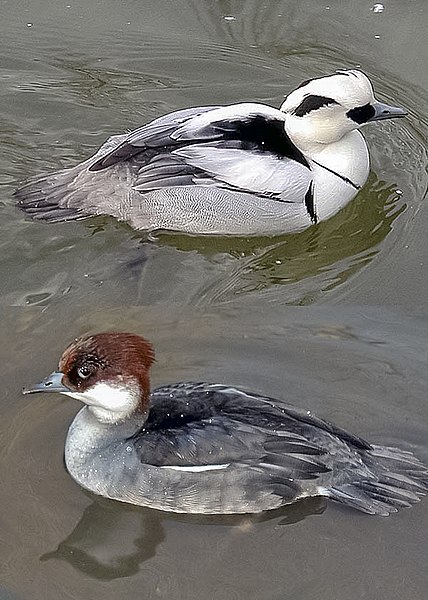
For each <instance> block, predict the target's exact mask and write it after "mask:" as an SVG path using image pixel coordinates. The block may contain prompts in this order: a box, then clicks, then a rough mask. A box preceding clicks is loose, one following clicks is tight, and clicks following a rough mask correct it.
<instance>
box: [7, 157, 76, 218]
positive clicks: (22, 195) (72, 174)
mask: <svg viewBox="0 0 428 600" xmlns="http://www.w3.org/2000/svg"><path fill="white" fill-rule="evenodd" d="M78 175H79V173H78V171H77V168H76V167H75V168H72V169H64V170H62V171H57V172H55V173H52V174H50V175H46V176H43V177H37V178H34V179H31V180H30V181H28V182H27V183H26V184H24V185H23V186H22V187H20V188H18V189H17V190H16V191H15V192H14V197H15V198H16V200H17V205H18V206H19V208H20V209H21V210H22V211H23V212H24V213H26V214H27V215H29V216H30V217H31V218H32V219H34V220H37V221H49V222H51V223H56V222H60V221H73V220H76V219H82V218H84V217H85V216H87V215H86V214H85V212H84V210H82V205H81V200H82V198H81V196H82V194H80V195H79V193H78V188H77V187H76V179H77V177H78ZM79 196H80V197H79Z"/></svg>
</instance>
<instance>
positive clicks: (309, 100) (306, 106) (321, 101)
mask: <svg viewBox="0 0 428 600" xmlns="http://www.w3.org/2000/svg"><path fill="white" fill-rule="evenodd" d="M329 104H338V102H336V100H333V98H328V97H327V96H316V95H315V94H310V95H309V96H306V98H304V99H303V100H302V101H301V103H300V104H299V106H298V107H297V108H295V109H294V110H293V114H294V115H296V117H304V116H305V115H307V114H308V113H310V112H311V111H312V110H317V109H318V108H321V107H322V106H328V105H329Z"/></svg>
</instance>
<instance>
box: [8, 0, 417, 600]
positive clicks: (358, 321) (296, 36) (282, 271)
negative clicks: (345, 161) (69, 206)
mask: <svg viewBox="0 0 428 600" xmlns="http://www.w3.org/2000/svg"><path fill="white" fill-rule="evenodd" d="M373 4H374V3H370V2H367V3H354V2H351V0H347V1H340V2H339V0H337V1H335V2H330V3H328V4H327V3H317V2H313V1H312V2H311V1H309V0H307V1H302V0H300V1H297V0H290V1H289V2H287V1H272V2H264V3H262V2H258V1H256V0H254V1H250V0H247V1H245V2H242V1H239V2H238V1H236V2H234V1H223V2H221V1H194V2H192V1H186V0H180V1H177V2H162V3H155V2H146V1H144V2H143V1H141V2H131V1H128V0H127V1H125V2H122V3H118V2H113V1H112V0H102V1H101V0H100V1H98V2H92V3H84V2H73V0H68V1H65V0H64V1H55V0H46V1H43V2H41V1H40V0H35V1H32V2H19V3H12V2H6V1H3V2H2V3H1V11H2V12H1V14H2V19H1V21H0V51H1V53H0V56H1V60H0V78H1V81H2V85H1V87H0V123H1V128H0V142H1V148H2V150H1V152H0V186H1V187H0V207H1V211H2V219H1V222H0V234H1V235H0V248H1V261H0V278H1V282H2V285H1V287H0V307H1V314H2V319H1V322H0V331H1V339H2V342H3V343H2V344H1V348H0V378H1V383H2V397H1V401H0V402H1V409H2V417H3V418H2V425H1V436H2V439H1V449H0V453H1V457H2V460H1V479H2V500H3V502H2V507H3V508H2V514H1V517H0V522H1V525H0V527H1V531H2V536H1V539H2V546H1V550H0V558H1V560H0V564H1V565H2V566H1V567H0V586H3V587H0V599H1V600H3V598H15V599H17V598H18V599H22V598H31V599H38V598H40V599H47V600H50V599H51V598H52V599H55V600H56V599H57V598H68V597H70V598H82V599H83V598H85V599H86V598H94V599H96V598H98V597H99V598H103V600H105V599H106V598H107V599H109V598H112V599H113V598H114V599H115V598H118V597H129V596H131V595H133V596H136V597H144V598H145V599H146V598H159V597H160V598H183V599H186V600H190V599H192V598H198V599H201V598H210V599H211V598H215V599H216V600H217V599H221V598H225V599H226V598H227V599H228V600H229V599H233V598H254V599H259V598H272V599H274V598H275V599H276V598H278V599H280V598H281V600H283V599H284V598H293V599H295V598H302V599H303V598H308V597H313V596H316V597H317V598H320V599H321V598H325V599H326V600H327V599H329V600H331V599H332V598H346V599H347V600H353V599H354V598H355V599H357V598H368V599H373V600H375V599H376V600H377V599H378V598H391V599H395V598H396V599H397V600H398V599H400V600H404V599H406V600H407V599H409V600H410V599H412V600H413V599H414V598H423V597H425V595H426V574H425V572H426V566H425V562H426V560H425V556H426V553H427V551H428V543H427V541H426V535H425V532H426V528H427V525H428V516H427V515H428V502H427V501H425V502H421V503H420V504H419V505H418V506H416V507H414V508H412V509H411V510H408V511H404V512H402V513H400V514H398V515H395V516H393V517H391V518H389V519H381V518H369V517H367V516H364V515H360V514H356V513H354V512H352V511H349V510H343V509H341V508H340V507H337V506H333V505H329V506H328V507H326V505H325V504H324V503H323V502H318V501H316V500H315V501H310V502H307V503H302V504H299V505H296V506H294V507H290V508H288V509H285V510H283V511H281V512H280V513H279V514H272V515H264V516H262V517H257V518H250V519H247V518H245V519H242V518H228V519H225V518H216V519H210V518H201V517H198V518H193V517H184V516H183V517H177V516H171V515H163V514H160V513H157V512H155V511H150V510H143V509H140V508H134V507H127V506H122V505H120V504H117V503H114V502H108V501H105V500H102V499H98V498H95V497H93V496H92V495H90V494H87V493H85V492H83V491H82V490H81V489H80V488H79V487H78V486H77V485H76V484H74V482H73V481H72V480H71V478H70V477H69V476H68V475H67V474H66V472H65V470H64V467H63V464H62V449H63V444H64V436H65V432H66V430H67V427H68V424H69V422H70V420H71V419H72V417H73V415H74V414H75V412H76V409H77V406H76V405H75V404H74V403H73V401H71V400H65V399H61V398H57V399H55V398H48V397H47V398H42V397H36V398H35V399H33V398H32V397H30V398H28V397H25V398H23V397H21V396H20V389H21V387H22V385H23V384H24V383H27V382H31V381H36V380H38V379H40V377H41V376H42V375H44V374H46V373H48V372H50V371H51V370H52V369H53V367H54V366H55V363H56V361H57V358H58V355H59V353H60V351H61V349H62V348H63V346H64V345H65V344H66V343H67V342H68V341H69V340H70V338H72V337H74V336H75V335H78V334H81V333H87V332H89V331H100V330H104V329H108V328H115V329H124V330H125V329H129V330H132V331H135V332H138V333H144V334H146V335H147V337H149V338H150V339H151V340H152V341H153V342H154V343H155V345H156V347H157V350H158V362H157V364H156V367H155V369H154V372H153V379H154V383H155V384H160V383H166V382H169V381H171V382H172V381H178V380H186V379H187V380H188V379H197V380H202V379H205V380H210V381H219V382H220V381H222V382H229V383H233V384H237V385H241V386H245V387H247V388H251V389H254V390H259V391H262V392H264V393H268V394H271V395H274V396H276V397H279V398H284V399H287V400H289V401H293V402H295V403H296V404H298V405H301V406H307V407H308V408H310V409H313V410H314V411H316V412H317V413H318V414H320V415H322V416H324V417H326V418H329V419H331V420H334V421H335V422H337V423H338V424H339V425H341V426H343V427H347V428H349V429H350V430H352V431H354V432H355V433H358V434H361V435H363V436H367V437H368V438H369V439H371V440H373V441H376V442H385V443H391V444H398V445H401V446H403V447H405V448H408V449H411V450H413V451H414V452H416V453H417V454H418V455H419V456H420V457H421V458H422V459H423V460H425V461H426V462H428V443H427V439H428V435H427V434H428V408H427V399H426V389H427V383H428V381H427V379H428V376H427V369H426V362H427V354H428V352H427V345H426V339H427V333H428V318H427V317H428V310H427V302H426V298H427V296H428V280H427V277H426V275H425V271H426V265H427V250H426V247H427V244H426V230H427V226H428V214H427V207H426V202H425V200H426V189H427V181H428V176H427V170H426V165H427V150H426V139H427V132H428V122H427V114H428V110H427V109H428V101H427V87H428V79H427V72H426V59H427V48H426V41H425V38H426V33H425V23H426V17H427V8H426V3H425V2H423V0H413V1H410V2H407V3H400V2H398V1H391V2H389V3H385V10H384V11H383V12H382V13H374V12H373V11H372V10H371V9H372V6H373ZM356 65H359V66H361V68H362V69H363V70H364V71H365V72H366V73H367V74H369V76H370V77H371V78H372V79H373V81H374V84H375V88H376V92H377V95H378V97H379V98H381V99H382V100H384V101H387V102H388V101H390V102H391V103H394V104H397V105H403V106H406V108H407V109H408V111H409V117H408V118H407V119H406V120H400V121H395V122H386V123H382V124H379V125H374V126H372V127H367V128H366V130H365V135H366V138H367V140H368V143H369V147H370V153H371V158H372V171H371V174H370V178H369V181H368V183H367V185H366V186H365V187H364V189H363V190H362V191H361V193H359V194H358V196H357V197H356V198H355V200H354V201H353V202H351V203H350V204H349V205H348V206H347V207H346V208H345V209H344V210H343V211H341V212H340V213H339V214H337V215H336V216H335V217H334V218H332V219H331V220H329V221H327V222H324V223H321V224H319V225H317V226H315V227H312V228H310V229H308V230H307V231H305V232H303V233H300V234H295V235H287V236H283V237H278V238H251V239H228V238H201V237H190V236H184V235H173V234H161V235H159V237H158V239H156V240H148V239H146V237H144V236H142V235H140V234H138V233H136V232H134V231H132V230H131V229H130V228H128V227H127V226H125V225H122V224H118V223H116V222H115V221H113V220H111V219H108V218H93V219H89V220H86V221H80V222H75V223H68V224H55V225H46V224H43V223H33V222H30V221H27V220H26V219H24V217H23V215H22V214H21V213H20V212H19V211H18V210H17V209H16V208H15V207H14V203H13V199H12V196H11V194H12V191H13V189H14V188H15V187H16V185H17V184H18V182H20V181H23V180H25V179H26V178H28V177H31V176H33V175H36V174H40V173H43V172H46V171H53V170H56V169H58V168H60V167H62V166H68V165H73V164H75V163H76V162H78V161H80V160H82V159H84V158H85V157H87V156H89V155H90V154H92V153H93V151H94V149H96V148H97V147H98V145H99V144H101V143H102V142H103V141H104V140H105V138H106V137H107V136H108V135H110V134H112V133H118V132H121V131H124V130H126V129H127V128H134V127H137V126H138V125H140V124H142V123H144V122H145V121H147V120H149V119H152V118H154V117H156V116H159V115H161V114H163V113H165V112H167V111H170V110H175V109H178V108H181V107H186V106H192V105H193V106H194V105H201V104H211V103H228V102H237V101H242V100H256V101H262V102H266V103H268V104H272V105H274V106H278V105H279V104H280V103H281V101H282V98H283V95H284V94H285V93H286V92H287V91H289V90H290V89H292V88H293V87H294V86H296V85H297V84H298V83H300V82H301V81H302V80H303V79H307V78H308V77H312V76H318V75H321V74H323V73H328V72H331V71H333V70H335V69H337V68H341V67H353V66H356Z"/></svg>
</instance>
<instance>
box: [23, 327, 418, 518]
mask: <svg viewBox="0 0 428 600" xmlns="http://www.w3.org/2000/svg"><path fill="white" fill-rule="evenodd" d="M100 336H101V337H100ZM103 336H109V337H108V338H107V342H106V341H105V340H106V338H105V337H103ZM110 336H112V337H110ZM123 336H126V337H123ZM142 339H143V338H139V337H138V336H133V335H132V334H97V335H96V336H91V337H90V338H83V339H81V340H77V341H76V342H75V343H73V344H72V346H71V347H70V348H71V350H66V356H65V358H64V355H63V358H62V359H61V362H60V369H61V370H60V371H58V372H56V373H53V374H52V375H51V376H49V377H48V378H46V379H45V380H44V381H43V382H42V383H41V384H36V385H35V386H32V387H30V388H28V389H27V390H26V391H27V392H28V393H29V392H40V391H59V392H60V393H64V394H67V395H69V396H72V397H74V398H77V399H79V400H82V401H83V402H85V404H86V406H84V408H83V409H81V410H80V412H79V413H78V414H77V415H76V417H75V419H74V421H73V422H72V424H71V426H70V429H69V432H68V435H67V439H66V444H65V462H66V466H67V469H68V471H69V473H70V474H71V476H72V477H73V478H74V479H75V480H76V481H77V482H78V483H79V484H80V485H81V486H82V487H84V488H86V489H88V490H90V491H92V492H94V493H95V494H98V495H101V496H105V497H107V498H111V499H114V500H119V501H122V502H128V503H131V504H137V505H141V506H148V507H151V508H155V509H158V510H165V511H171V512H178V513H203V514H233V513H258V512H261V511H265V510H270V509H274V508H278V507H281V506H284V505H286V504H290V503H293V502H296V501H298V500H299V499H301V498H305V497H310V496H324V497H326V498H331V499H333V500H336V501H338V502H341V503H343V504H346V505H348V506H351V507H354V508H357V509H359V510H361V511H363V512H366V513H370V514H379V515H388V514H389V513H391V512H395V511H396V510H398V509H399V508H402V507H408V506H411V505H412V504H413V503H415V502H417V501H418V500H419V498H420V496H421V495H423V494H424V493H426V491H427V487H428V470H427V468H426V467H425V466H424V465H423V464H422V463H421V462H420V461H419V460H418V459H417V458H416V457H415V456H414V455H413V454H412V453H410V452H407V451H404V450H400V449H398V448H391V447H387V446H378V445H371V444H369V443H368V442H366V441H365V440H363V439H361V438H359V437H358V436H355V435H353V434H351V433H348V432H346V431H344V430H343V429H341V428H339V427H337V426H335V425H333V424H331V423H329V422H327V421H325V420H323V419H320V418H318V417H316V416H314V415H313V414H312V413H311V412H310V411H305V410H302V409H299V408H297V407H294V406H292V405H289V404H285V403H282V402H279V401H277V400H274V399H272V398H268V397H265V396H262V395H258V394H254V393H250V392H247V391H244V390H241V389H237V388H234V387H228V386H225V385H222V384H207V383H180V384H175V385H168V386H164V387H160V388H157V389H155V390H154V391H153V392H152V393H151V394H150V395H148V392H147V390H148V388H147V381H148V380H147V369H148V367H149V364H150V361H149V362H146V363H145V364H146V368H145V369H143V370H141V368H140V370H136V367H134V368H132V367H130V366H129V360H131V361H132V360H133V359H134V358H135V353H134V355H132V353H131V354H130V352H129V350H128V349H123V348H122V349H121V348H120V346H121V343H123V345H125V342H126V344H129V341H130V340H131V342H132V344H133V346H134V348H138V346H139V344H140V342H139V340H142ZM109 345H111V347H112V348H113V349H112V351H110V350H109V348H108V346H109ZM119 351H120V352H125V356H124V359H126V361H127V364H128V370H127V371H125V370H124V367H121V368H119V367H118V365H117V364H116V363H115V361H114V360H113V358H114V357H112V358H110V356H111V353H112V352H115V353H116V354H117V353H118V352H119ZM82 352H83V354H82ZM138 352H140V350H138ZM146 352H147V346H145V347H143V349H142V350H141V352H140V355H144V353H146ZM133 356H134V358H133ZM146 358H147V357H146ZM84 361H86V362H84ZM79 365H83V367H82V366H79ZM88 365H89V366H88ZM94 365H97V366H96V367H94ZM102 365H105V366H102ZM82 368H83V369H84V370H85V369H86V371H84V373H85V379H83V380H82V381H79V377H80V375H78V372H79V369H80V370H81V369H82ZM88 370H89V371H91V374H90V375H88V376H87V377H86V372H88ZM109 371H110V372H111V373H110V374H109ZM76 373H77V375H76ZM91 378H92V381H91V382H89V380H90V379H91ZM89 383H90V385H89ZM87 386H89V387H87Z"/></svg>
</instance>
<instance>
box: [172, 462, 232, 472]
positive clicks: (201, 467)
mask: <svg viewBox="0 0 428 600" xmlns="http://www.w3.org/2000/svg"><path fill="white" fill-rule="evenodd" d="M229 465H230V463H226V464H223V465H199V466H194V467H192V466H185V467H176V466H169V465H165V466H163V467H161V469H172V470H173V471H186V472H187V473H202V472H203V471H220V470H221V469H227V467H228V466H229Z"/></svg>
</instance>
